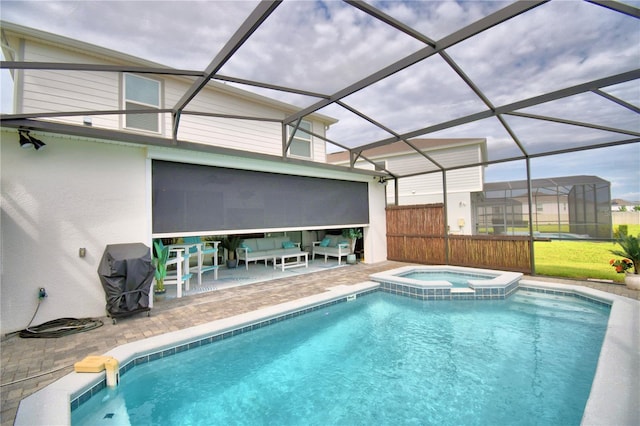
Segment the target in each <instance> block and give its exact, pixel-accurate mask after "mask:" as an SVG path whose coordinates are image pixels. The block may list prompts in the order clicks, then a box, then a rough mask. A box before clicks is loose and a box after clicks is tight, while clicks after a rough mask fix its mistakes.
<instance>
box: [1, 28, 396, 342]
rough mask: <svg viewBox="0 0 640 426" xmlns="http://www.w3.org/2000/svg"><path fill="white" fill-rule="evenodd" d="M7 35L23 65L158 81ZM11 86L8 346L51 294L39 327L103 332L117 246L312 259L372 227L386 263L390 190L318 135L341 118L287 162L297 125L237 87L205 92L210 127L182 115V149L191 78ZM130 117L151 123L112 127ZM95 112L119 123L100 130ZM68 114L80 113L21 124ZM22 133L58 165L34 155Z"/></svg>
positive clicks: (36, 39) (303, 140) (91, 76)
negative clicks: (215, 243) (279, 236)
mask: <svg viewBox="0 0 640 426" xmlns="http://www.w3.org/2000/svg"><path fill="white" fill-rule="evenodd" d="M1 27H2V48H3V53H4V55H5V58H6V60H8V61H27V62H32V61H35V62H63V63H64V62H71V63H76V64H95V65H113V66H118V67H123V66H124V67H129V68H130V69H135V68H136V67H159V66H158V65H157V64H151V63H149V62H145V61H142V60H140V59H138V58H134V57H131V56H127V55H124V54H121V53H118V52H114V51H111V50H107V49H103V48H99V47H96V46H93V45H89V44H85V43H82V42H80V41H77V40H71V39H67V38H63V37H58V36H55V35H52V34H48V33H43V32H40V31H37V30H33V29H28V28H24V27H21V26H18V25H14V24H9V23H2V25H1ZM12 77H13V79H14V85H15V88H14V103H15V114H14V115H12V117H11V118H10V119H6V117H3V121H2V128H1V129H0V131H1V133H0V136H1V138H2V144H1V145H0V161H1V168H0V169H1V170H0V185H1V190H2V191H1V194H2V205H1V209H2V215H1V216H0V229H1V245H0V249H1V253H0V259H1V260H0V262H1V265H0V267H1V271H2V275H1V277H0V291H1V309H0V311H1V318H0V320H1V321H0V322H1V328H2V329H1V332H2V333H6V332H11V331H15V330H19V329H22V328H24V327H26V326H27V325H28V323H29V320H30V318H32V316H33V313H34V312H35V311H36V307H37V306H38V289H39V288H40V287H44V288H46V290H47V293H48V297H47V299H45V300H44V301H42V303H41V305H40V306H39V308H38V309H39V310H38V315H37V318H35V324H39V323H42V322H44V321H48V320H51V319H55V318H60V317H79V318H80V317H95V316H103V315H104V314H105V313H106V312H105V295H104V291H103V289H102V287H101V284H100V281H99V278H98V274H97V268H98V264H99V262H100V259H101V257H102V255H103V252H104V249H105V247H106V245H108V244H116V243H130V242H143V243H145V244H147V245H149V246H150V245H151V241H152V239H153V238H155V237H177V236H194V235H223V234H249V233H252V234H264V233H282V232H296V233H299V234H301V239H302V240H303V245H308V242H309V241H311V239H314V238H316V237H317V234H318V233H319V232H320V233H321V232H323V231H325V230H330V229H340V228H343V227H352V226H358V227H362V228H364V252H365V258H366V259H367V262H379V261H383V260H386V240H385V229H386V225H385V212H384V206H385V194H384V188H382V187H381V186H380V185H378V184H376V183H375V181H374V180H373V179H372V177H373V176H375V175H376V173H373V172H370V171H363V170H360V171H358V170H349V169H345V168H342V167H336V166H332V165H327V164H326V162H325V161H326V153H325V143H324V142H323V140H322V139H321V137H316V136H314V135H319V136H323V135H324V131H325V128H326V127H327V126H330V125H332V124H334V123H335V120H333V119H331V118H329V117H326V116H322V115H319V114H313V115H311V116H309V117H307V118H306V121H303V122H302V123H301V124H300V129H301V130H299V131H298V133H296V135H295V137H294V138H293V139H292V140H291V145H290V146H289V148H288V150H287V152H286V155H283V146H285V141H288V140H289V134H288V132H289V131H288V130H287V131H285V130H284V127H283V126H282V123H281V121H279V120H282V118H283V117H285V116H286V115H287V114H289V113H291V112H293V111H296V110H297V109H296V108H295V107H293V106H291V105H287V104H284V103H282V102H278V101H274V100H271V99H268V98H265V97H261V96H257V95H255V94H251V93H247V92H245V91H242V90H239V89H237V88H234V87H231V86H230V85H225V84H218V83H213V82H212V83H209V84H208V85H207V87H206V88H204V89H203V90H202V91H201V92H199V94H198V95H197V96H195V98H194V99H193V100H192V101H191V102H190V103H189V108H188V109H189V110H191V111H198V112H206V114H200V115H190V114H187V113H186V112H185V113H184V114H182V115H181V116H180V126H179V132H178V134H177V135H175V136H176V137H175V138H174V137H173V136H174V135H172V128H173V126H172V120H173V117H172V115H171V113H170V112H161V113H159V112H156V111H155V110H156V109H160V110H162V109H163V108H165V109H170V108H171V107H172V106H173V105H175V104H176V103H178V102H179V100H180V98H181V96H183V94H184V93H185V91H186V90H188V88H189V87H190V85H191V83H192V82H193V80H194V79H193V78H191V77H175V76H169V75H163V74H160V73H156V74H138V73H134V72H121V71H115V72H111V71H87V70H85V71H69V70H65V71H56V70H29V69H24V70H21V69H17V70H12ZM3 90H7V88H4V87H3ZM119 109H128V110H135V111H136V112H145V111H147V110H148V111H151V112H149V113H145V114H142V113H141V114H135V115H123V114H111V113H108V112H109V111H114V110H119ZM95 110H99V111H101V112H104V113H103V114H97V115H90V114H89V112H90V111H95ZM60 111H62V112H69V111H71V112H78V113H77V114H74V115H69V116H66V117H57V116H53V115H54V114H50V115H49V116H48V117H46V118H37V117H36V118H37V119H33V118H32V117H29V116H28V115H24V116H20V115H19V114H29V113H41V112H48V113H56V112H60ZM83 111H88V112H87V114H83V113H82V112H83ZM185 111H186V110H185ZM19 130H25V131H29V135H30V137H34V138H36V139H38V140H41V141H42V142H44V143H46V146H45V147H44V149H39V150H37V151H36V150H34V149H21V148H20V146H21V145H20V140H21V136H20V134H19ZM304 130H307V132H305V131H304ZM283 132H284V133H285V134H284V135H283ZM378 174H379V173H378ZM318 178H319V179H318ZM274 182H276V184H274ZM309 188H313V189H312V190H309ZM349 191H352V192H354V193H355V196H351V192H349ZM354 202H357V203H358V204H357V205H355V206H354V205H353V204H352V203H354ZM305 243H306V244H305Z"/></svg>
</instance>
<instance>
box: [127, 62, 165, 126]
mask: <svg viewBox="0 0 640 426" xmlns="http://www.w3.org/2000/svg"><path fill="white" fill-rule="evenodd" d="M158 108H160V82H159V81H157V80H152V79H150V78H145V77H140V76H138V75H133V74H124V109H136V110H140V109H142V110H145V109H149V110H156V109H158ZM124 127H126V128H127V129H136V130H147V131H151V132H156V133H159V132H160V114H158V113H155V114H127V115H126V116H125V123H124Z"/></svg>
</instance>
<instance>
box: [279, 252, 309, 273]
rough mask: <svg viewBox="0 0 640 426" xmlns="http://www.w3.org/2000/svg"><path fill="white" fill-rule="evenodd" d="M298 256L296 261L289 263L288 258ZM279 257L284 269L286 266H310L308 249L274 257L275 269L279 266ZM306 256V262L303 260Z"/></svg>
mask: <svg viewBox="0 0 640 426" xmlns="http://www.w3.org/2000/svg"><path fill="white" fill-rule="evenodd" d="M294 257H295V258H296V261H295V262H290V263H287V262H286V260H287V259H291V258H294ZM278 258H280V266H281V267H282V270H283V271H284V270H285V269H286V268H295V267H298V266H304V267H305V268H308V267H309V253H308V252H306V251H301V252H298V253H288V254H279V255H277V256H276V257H274V258H273V269H276V267H277V266H278ZM302 258H304V262H303V261H302Z"/></svg>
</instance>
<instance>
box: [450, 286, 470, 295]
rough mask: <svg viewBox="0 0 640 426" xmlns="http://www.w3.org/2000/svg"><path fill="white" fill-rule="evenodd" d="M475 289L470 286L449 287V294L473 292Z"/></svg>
mask: <svg viewBox="0 0 640 426" xmlns="http://www.w3.org/2000/svg"><path fill="white" fill-rule="evenodd" d="M475 293H476V291H475V290H474V289H472V288H469V287H466V288H455V287H454V288H452V289H451V294H475Z"/></svg>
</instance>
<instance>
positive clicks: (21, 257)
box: [0, 132, 150, 334]
mask: <svg viewBox="0 0 640 426" xmlns="http://www.w3.org/2000/svg"><path fill="white" fill-rule="evenodd" d="M34 136H36V137H38V138H39V139H42V140H43V141H44V142H45V143H46V144H47V145H46V147H45V148H44V149H41V150H39V151H36V150H34V149H28V150H25V149H21V148H20V147H19V143H18V137H17V135H16V134H15V133H13V132H2V134H1V137H2V144H1V148H0V149H1V156H0V159H1V166H2V167H1V178H2V181H1V188H2V206H1V208H2V218H1V220H2V233H1V234H2V255H3V256H2V278H1V282H0V295H1V297H0V299H1V308H2V310H1V316H0V319H1V323H2V325H1V328H2V330H1V331H2V333H3V334H4V333H6V332H11V331H15V330H20V329H23V328H25V327H26V326H27V325H28V323H29V320H30V319H31V317H32V315H33V313H34V312H35V310H36V307H37V304H38V297H37V296H38V288H40V287H45V288H46V290H47V293H48V297H47V298H46V299H45V300H44V301H43V302H42V304H41V306H40V308H39V311H38V314H37V316H36V318H35V319H34V324H41V323H43V322H45V321H49V320H52V319H56V318H61V317H78V318H80V317H90V316H102V315H105V313H106V312H105V299H104V291H103V289H102V286H101V284H100V281H99V278H98V274H97V267H98V262H99V261H100V258H101V257H102V253H103V251H104V248H105V246H106V245H107V244H114V243H127V242H146V240H147V239H148V235H149V229H150V227H149V224H148V223H147V221H148V217H149V215H148V214H147V207H146V204H147V200H146V195H145V194H146V185H147V183H146V167H147V166H146V164H147V163H146V150H145V149H144V148H137V147H131V146H125V145H113V144H103V143H95V142H88V141H84V140H82V141H80V140H76V139H70V138H68V137H59V136H52V135H46V136H42V135H38V134H34ZM81 247H84V248H86V256H85V257H83V258H81V257H79V255H78V251H79V248H81Z"/></svg>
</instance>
